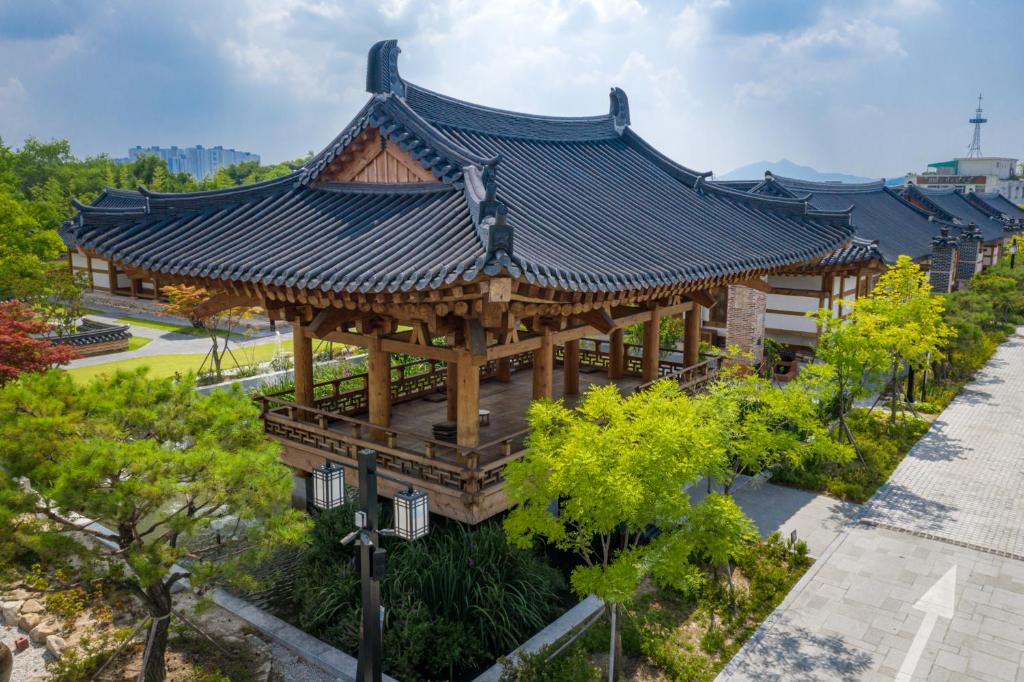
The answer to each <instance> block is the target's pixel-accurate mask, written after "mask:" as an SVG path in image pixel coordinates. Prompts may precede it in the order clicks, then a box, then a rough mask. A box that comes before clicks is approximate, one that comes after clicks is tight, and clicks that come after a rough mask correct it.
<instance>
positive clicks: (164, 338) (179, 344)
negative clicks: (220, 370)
mask: <svg viewBox="0 0 1024 682" xmlns="http://www.w3.org/2000/svg"><path fill="white" fill-rule="evenodd" d="M106 310H107V312H108V314H103V315H98V314H89V315H88V317H89V318H91V319H94V320H97V321H99V322H106V323H108V324H121V322H120V319H122V318H123V317H139V318H150V317H152V316H150V315H144V314H141V313H131V314H126V313H124V312H123V311H114V310H113V309H106ZM156 319H157V320H158V321H160V322H164V323H167V322H175V321H176V320H175V319H174V318H156ZM183 324H186V323H184V322H183ZM128 330H129V331H130V332H131V333H132V335H133V336H140V337H143V338H147V339H151V341H150V342H149V343H147V344H146V345H145V346H143V347H142V348H137V349H135V350H130V351H125V352H123V353H111V354H108V355H94V356H92V357H84V358H79V359H77V360H72V361H71V362H70V363H68V364H67V365H66V367H67V368H69V369H70V368H74V367H88V366H90V365H102V364H105V363H108V362H116V361H118V360H127V359H129V358H140V357H150V356H154V355H177V354H184V353H206V351H208V350H209V349H210V345H211V343H210V339H208V338H207V337H205V336H192V335H190V334H179V333H176V332H169V331H165V330H162V329H154V328H153V327H146V326H143V325H138V324H129V325H128ZM278 330H279V331H280V335H277V334H274V333H272V332H262V333H260V334H258V335H255V336H253V337H252V338H248V339H246V338H242V337H239V338H237V339H232V340H231V347H232V348H246V347H249V346H257V345H262V344H267V343H277V342H278V340H280V341H282V342H283V341H286V340H288V339H290V338H291V325H289V324H281V325H279V327H278Z"/></svg>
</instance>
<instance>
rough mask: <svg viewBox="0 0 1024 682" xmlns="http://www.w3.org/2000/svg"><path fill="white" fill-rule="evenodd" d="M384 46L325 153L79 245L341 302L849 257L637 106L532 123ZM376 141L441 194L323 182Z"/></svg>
mask: <svg viewBox="0 0 1024 682" xmlns="http://www.w3.org/2000/svg"><path fill="white" fill-rule="evenodd" d="M397 53H398V48H397V45H396V44H395V43H394V41H385V42H383V43H378V44H377V45H375V46H374V47H373V48H372V49H371V53H370V59H369V64H370V66H369V69H368V74H367V84H368V89H369V90H370V91H371V99H370V101H369V102H367V104H366V106H364V107H363V109H362V110H361V111H360V112H359V113H358V114H357V115H356V117H355V118H354V119H353V121H352V122H351V123H350V124H349V125H348V126H347V127H346V128H345V129H344V130H343V131H342V132H341V133H340V134H339V135H338V137H337V138H335V140H333V141H332V142H331V144H329V145H328V146H327V147H326V148H325V149H324V150H323V151H322V152H321V153H320V154H317V155H316V156H314V157H313V159H311V160H310V161H309V162H308V163H306V164H305V165H304V166H303V167H302V168H300V169H298V170H296V171H295V172H294V173H292V174H290V175H288V176H284V177H283V178H278V179H276V180H272V181H268V182H265V183H261V184H258V185H249V186H243V187H239V188H233V189H230V190H218V191H214V192H198V193H190V194H156V193H152V192H145V191H143V193H142V194H141V195H140V196H142V197H143V198H144V199H145V205H144V206H142V207H136V208H129V209H124V208H109V207H105V206H91V207H81V208H80V214H79V217H78V219H77V221H76V226H75V227H74V233H75V235H74V236H75V238H76V239H77V240H78V242H79V243H81V244H82V246H85V247H87V248H90V249H93V250H95V251H97V252H99V253H100V254H102V255H106V256H108V257H111V258H113V259H115V260H118V261H122V262H124V263H126V264H129V265H134V266H137V267H141V268H144V269H148V270H151V271H156V272H167V273H171V274H188V275H191V276H205V277H213V278H230V279H238V280H242V281H261V282H266V283H272V284H286V285H295V286H300V287H310V288H322V289H325V290H334V291H342V290H345V291H384V290H407V289H414V288H415V289H421V288H430V287H438V286H441V285H443V284H445V283H450V282H454V281H456V280H458V279H460V278H465V279H470V278H472V277H474V276H475V275H476V274H478V273H479V272H486V273H488V274H497V273H499V272H508V273H510V274H511V275H513V276H516V277H523V278H524V279H526V280H527V281H530V282H537V283H540V284H542V285H545V286H555V287H558V288H563V289H569V290H579V291H602V290H623V289H634V288H649V287H653V286H659V285H666V284H675V283H685V282H690V281H700V280H705V279H707V278H712V277H720V276H732V275H742V274H743V273H745V272H751V271H758V270H766V269H773V268H778V267H783V266H787V265H791V264H795V263H800V262H803V261H807V260H809V259H814V258H817V257H820V256H821V255H822V254H826V253H828V252H830V251H832V250H833V249H836V248H837V247H839V246H842V245H844V244H846V243H847V242H848V241H849V240H850V238H851V236H852V233H853V228H852V227H851V225H850V217H849V214H848V213H846V212H844V211H835V212H829V211H822V210H817V209H816V208H814V207H811V206H809V205H808V204H807V202H805V201H801V200H794V199H786V198H772V197H763V196H757V195H752V194H749V193H746V192H741V191H737V190H734V189H731V188H728V187H721V186H715V185H714V184H713V183H708V182H706V181H705V180H706V177H707V176H708V174H707V173H698V172H696V171H692V170H690V169H688V168H685V167H683V166H680V165H678V164H676V163H674V162H672V161H671V160H669V159H667V158H666V157H665V156H663V155H662V154H660V153H659V152H657V151H656V150H654V149H653V148H652V147H650V145H648V144H647V143H646V142H644V141H643V140H642V139H641V138H640V137H639V136H637V135H636V134H635V133H634V132H633V131H632V130H631V129H630V128H629V127H628V124H629V104H628V102H627V100H626V97H625V94H624V93H623V92H622V91H621V90H618V89H617V88H616V89H613V90H612V92H611V94H610V108H609V113H608V114H605V115H602V116H589V117H573V118H565V117H550V116H533V115H528V114H518V113H513V112H507V111H501V110H497V109H491V108H488V107H482V106H478V105H475V104H469V103H466V102H461V101H459V100H455V99H452V98H449V97H445V96H443V95H438V94H437V93H433V92H430V91H428V90H425V89H423V88H420V87H418V86H416V85H413V84H411V83H407V82H406V81H404V80H402V79H401V77H400V76H399V74H398V69H397ZM366 127H374V128H378V129H380V131H381V133H382V135H383V137H384V138H385V139H386V140H388V141H389V142H390V143H391V144H394V145H397V146H398V147H399V148H401V149H402V150H404V151H407V152H408V153H409V154H410V155H411V156H412V157H413V158H414V159H415V160H417V161H418V162H419V163H420V164H421V165H422V166H423V167H424V168H426V169H428V170H430V171H431V172H432V173H433V175H434V176H435V177H437V178H438V179H440V180H441V181H442V182H440V183H436V184H426V185H371V186H367V185H356V184H324V183H322V182H320V181H319V180H318V179H317V177H318V175H319V173H320V171H321V170H323V169H324V168H325V167H326V166H327V164H329V163H330V162H331V160H332V159H333V158H334V157H335V156H336V155H338V154H339V153H340V152H341V150H342V149H344V148H345V146H346V145H347V144H348V143H349V142H350V141H351V140H352V139H353V138H354V137H355V136H356V135H358V134H359V132H361V131H362V130H363V129H365V128H366Z"/></svg>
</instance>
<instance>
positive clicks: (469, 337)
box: [466, 318, 487, 364]
mask: <svg viewBox="0 0 1024 682" xmlns="http://www.w3.org/2000/svg"><path fill="white" fill-rule="evenodd" d="M466 345H467V346H468V347H469V352H470V353H472V354H473V359H474V360H475V361H476V362H478V363H480V364H483V363H484V362H487V332H486V331H484V327H483V325H482V324H480V320H478V319H476V318H469V319H468V320H466Z"/></svg>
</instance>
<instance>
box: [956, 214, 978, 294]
mask: <svg viewBox="0 0 1024 682" xmlns="http://www.w3.org/2000/svg"><path fill="white" fill-rule="evenodd" d="M958 248H959V250H960V258H959V261H958V264H957V268H956V280H957V285H958V286H960V287H965V286H967V284H968V282H970V280H971V277H974V273H976V272H978V271H979V270H981V258H982V252H981V231H980V230H979V229H978V228H977V227H975V226H973V225H972V226H970V227H969V228H965V229H964V231H963V233H962V234H961V235H960V238H959V239H958Z"/></svg>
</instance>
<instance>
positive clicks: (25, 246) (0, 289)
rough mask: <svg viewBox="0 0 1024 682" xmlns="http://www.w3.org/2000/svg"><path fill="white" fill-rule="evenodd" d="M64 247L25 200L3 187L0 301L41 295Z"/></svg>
mask: <svg viewBox="0 0 1024 682" xmlns="http://www.w3.org/2000/svg"><path fill="white" fill-rule="evenodd" d="M63 247H64V245H63V242H61V239H60V237H59V236H57V231H56V230H55V229H48V228H46V227H45V226H43V225H42V224H41V223H40V222H39V220H37V219H36V218H35V217H34V216H33V215H32V212H31V211H30V209H29V206H28V204H27V203H26V202H25V201H24V200H23V199H21V198H19V197H18V196H17V195H16V194H15V193H14V191H13V190H12V189H11V188H10V187H8V186H4V185H2V184H0V300H3V299H8V298H17V299H21V300H27V299H31V298H33V297H37V296H39V295H40V292H41V291H42V290H43V288H44V286H45V284H46V273H47V271H48V268H49V266H50V263H51V262H52V261H53V260H55V259H56V258H57V257H58V256H59V255H60V252H61V250H62V249H63Z"/></svg>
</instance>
